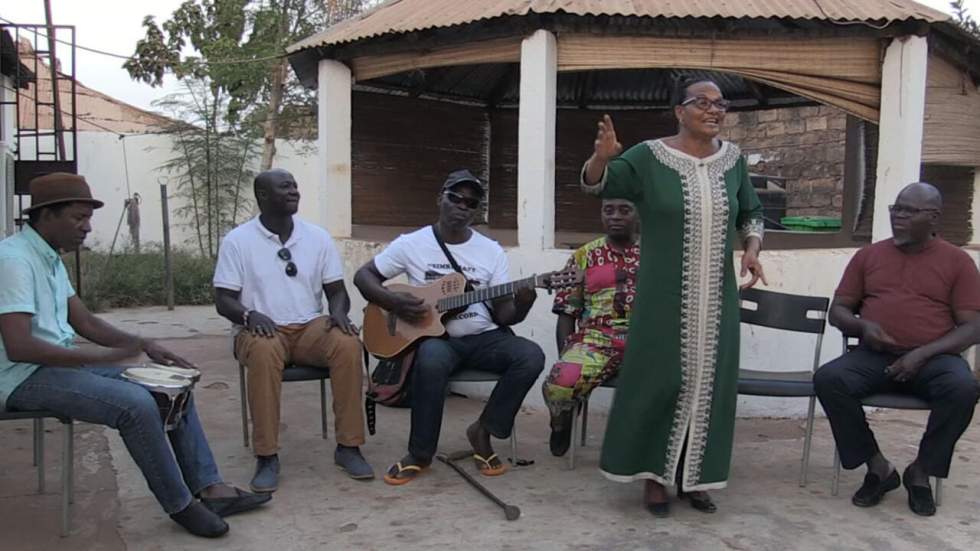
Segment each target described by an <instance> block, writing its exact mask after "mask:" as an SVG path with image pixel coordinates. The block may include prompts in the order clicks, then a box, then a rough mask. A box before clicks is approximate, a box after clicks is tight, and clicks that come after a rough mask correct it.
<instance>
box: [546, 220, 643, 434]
mask: <svg viewBox="0 0 980 551" xmlns="http://www.w3.org/2000/svg"><path fill="white" fill-rule="evenodd" d="M573 267H575V268H578V269H579V270H582V272H584V274H585V277H584V279H583V281H582V283H581V284H580V285H578V286H576V287H571V288H565V289H561V290H560V291H558V292H557V293H555V302H554V306H552V309H551V310H552V312H554V313H555V314H566V315H569V316H572V317H573V318H575V320H576V322H577V324H578V327H577V330H576V331H575V332H574V333H572V334H571V335H569V337H568V340H567V341H566V342H565V347H564V349H562V351H561V357H560V358H559V359H558V361H557V362H556V363H555V365H554V366H553V367H552V368H551V373H549V375H548V378H547V379H546V380H545V382H544V385H543V386H542V388H541V390H542V392H543V393H544V401H545V403H546V404H548V409H549V410H550V411H551V414H552V416H555V417H557V416H559V415H561V414H562V413H564V412H566V411H569V410H571V409H572V408H573V407H574V406H575V405H576V404H577V403H578V400H580V399H581V398H583V397H585V396H588V395H589V393H590V392H592V389H594V388H595V387H597V386H599V385H601V384H602V383H603V382H605V381H607V380H608V379H610V378H612V377H615V376H616V373H617V372H618V370H619V365H620V363H622V361H623V351H624V350H625V348H626V335H627V332H628V330H629V320H630V313H631V312H632V311H633V301H634V300H635V298H636V275H637V271H638V269H639V267H640V246H639V245H638V244H633V245H631V246H629V247H626V248H625V249H620V248H618V247H615V246H613V245H612V244H610V243H609V241H608V239H606V238H605V237H600V238H599V239H596V240H594V241H592V242H590V243H586V244H585V245H582V246H581V247H579V248H578V249H577V250H576V251H575V252H574V253H573V254H572V257H571V258H569V259H568V265H567V266H566V268H573Z"/></svg>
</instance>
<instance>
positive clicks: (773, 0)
mask: <svg viewBox="0 0 980 551" xmlns="http://www.w3.org/2000/svg"><path fill="white" fill-rule="evenodd" d="M531 13H536V14H552V13H566V14H571V15H579V16H603V15H605V16H617V15H618V16H637V17H664V18H685V17H693V18H715V17H720V18H733V19H759V18H761V19H803V20H815V21H827V22H841V23H844V22H871V21H874V22H879V23H880V22H892V21H907V20H918V21H924V22H927V23H936V22H940V21H947V20H949V19H950V16H949V15H947V14H945V13H943V12H940V11H937V10H934V9H932V8H929V7H927V6H923V5H922V4H919V3H917V2H913V1H912V0H861V1H860V2H857V1H854V0H463V1H460V0H388V1H387V2H385V3H384V4H381V5H380V6H378V7H376V8H374V9H372V10H370V11H368V12H365V13H363V14H361V15H359V16H357V17H354V18H352V19H348V20H347V21H343V22H341V23H338V24H337V25H334V26H333V27H330V28H329V29H326V30H324V31H323V32H320V33H318V34H316V35H313V36H311V37H309V38H307V39H305V40H302V41H300V42H298V43H296V44H294V45H292V46H290V47H289V50H288V51H289V52H296V51H299V50H303V49H306V48H313V47H318V46H327V45H333V44H342V43H345V42H353V41H355V40H362V39H365V38H371V37H377V36H382V35H391V34H401V33H408V32H414V31H421V30H426V29H436V28H445V27H452V26H455V25H465V24H468V23H473V22H475V21H481V20H486V19H493V18H497V17H505V16H523V15H528V14H531Z"/></svg>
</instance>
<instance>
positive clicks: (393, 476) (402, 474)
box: [384, 461, 428, 486]
mask: <svg viewBox="0 0 980 551" xmlns="http://www.w3.org/2000/svg"><path fill="white" fill-rule="evenodd" d="M427 468H428V465H426V466H422V465H412V464H411V463H409V464H408V465H402V462H401V461H399V462H397V463H395V464H394V465H392V466H391V467H389V468H388V472H386V473H385V476H384V481H385V482H386V483H388V484H391V485H392V486H401V485H402V484H408V483H409V482H411V481H413V480H415V477H417V476H418V475H420V474H422V471H424V470H425V469H427Z"/></svg>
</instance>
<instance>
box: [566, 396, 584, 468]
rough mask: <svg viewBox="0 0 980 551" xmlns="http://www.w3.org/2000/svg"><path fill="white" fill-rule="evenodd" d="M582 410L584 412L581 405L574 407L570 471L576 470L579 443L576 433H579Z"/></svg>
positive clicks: (569, 453) (569, 451) (569, 461)
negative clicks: (576, 454) (576, 449)
mask: <svg viewBox="0 0 980 551" xmlns="http://www.w3.org/2000/svg"><path fill="white" fill-rule="evenodd" d="M581 412H582V407H581V406H579V407H573V408H572V437H571V445H570V446H569V447H568V470H570V471H573V470H575V448H576V443H577V442H576V440H577V438H575V435H576V434H578V425H579V422H580V421H579V415H580V414H581Z"/></svg>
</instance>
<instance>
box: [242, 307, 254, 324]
mask: <svg viewBox="0 0 980 551" xmlns="http://www.w3.org/2000/svg"><path fill="white" fill-rule="evenodd" d="M254 311H255V310H245V312H243V313H242V326H243V327H248V316H249V314H251V313H252V312H254Z"/></svg>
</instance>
